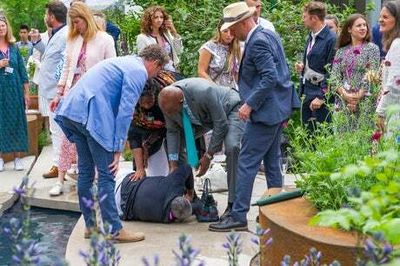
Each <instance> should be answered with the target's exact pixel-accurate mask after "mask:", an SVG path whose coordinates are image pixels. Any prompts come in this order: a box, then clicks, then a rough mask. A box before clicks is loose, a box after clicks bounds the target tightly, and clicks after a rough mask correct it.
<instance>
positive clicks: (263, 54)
mask: <svg viewBox="0 0 400 266" xmlns="http://www.w3.org/2000/svg"><path fill="white" fill-rule="evenodd" d="M254 12H255V8H254V7H248V6H247V5H246V3H244V2H238V3H234V4H231V5H229V6H227V7H226V8H225V9H224V21H225V23H224V24H223V25H222V27H221V31H222V30H225V29H228V28H229V29H230V30H231V33H232V34H233V35H234V36H235V37H236V38H238V39H239V40H240V41H246V43H245V50H244V54H243V58H242V62H241V65H240V70H239V92H240V98H241V100H242V102H243V105H242V106H241V107H240V109H239V117H240V118H241V119H243V120H245V121H247V123H246V127H245V132H244V136H243V140H242V148H241V151H240V155H239V165H238V173H237V182H236V197H235V200H234V203H233V209H232V213H231V215H230V216H227V217H225V218H224V219H221V220H220V221H219V222H218V223H215V224H211V225H210V226H209V230H211V231H218V232H228V231H230V230H247V212H248V211H249V209H250V199H251V194H252V190H253V184H254V179H255V176H256V174H257V170H258V169H259V167H260V163H261V161H262V160H263V157H264V155H266V156H265V158H266V159H267V160H266V161H265V164H266V165H265V168H266V176H267V184H268V188H272V187H281V186H282V176H281V171H280V165H279V157H280V139H281V135H282V122H284V121H286V120H287V119H288V118H289V116H290V115H291V113H292V109H293V108H298V107H300V101H299V98H298V96H297V94H296V92H295V90H294V86H293V84H292V82H291V81H290V74H289V69H288V65H287V63H286V59H285V53H284V50H283V47H282V43H281V41H280V38H279V36H278V35H277V34H276V33H274V32H272V31H270V30H267V29H263V28H262V27H261V26H257V25H256V23H255V22H254V20H253V18H252V16H253V14H254Z"/></svg>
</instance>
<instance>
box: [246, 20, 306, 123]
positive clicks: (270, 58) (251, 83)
mask: <svg viewBox="0 0 400 266" xmlns="http://www.w3.org/2000/svg"><path fill="white" fill-rule="evenodd" d="M239 93H240V98H241V100H242V101H243V102H245V103H247V104H248V105H249V106H250V107H251V108H252V112H251V117H250V118H251V121H252V122H255V123H257V122H259V123H263V124H266V125H276V124H278V123H280V122H282V121H284V120H286V119H288V118H289V116H290V115H291V113H292V110H293V108H299V107H300V100H299V98H298V96H297V93H296V91H295V89H294V86H293V83H292V82H291V81H290V73H289V68H288V65H287V62H286V58H285V52H284V50H283V47H282V43H281V40H280V38H279V36H278V35H277V34H276V33H274V32H272V31H270V30H267V29H263V28H262V27H260V26H257V28H256V29H255V31H254V32H253V34H252V35H251V37H250V39H249V41H248V42H247V43H246V47H245V51H244V54H243V58H242V62H241V64H240V70H239Z"/></svg>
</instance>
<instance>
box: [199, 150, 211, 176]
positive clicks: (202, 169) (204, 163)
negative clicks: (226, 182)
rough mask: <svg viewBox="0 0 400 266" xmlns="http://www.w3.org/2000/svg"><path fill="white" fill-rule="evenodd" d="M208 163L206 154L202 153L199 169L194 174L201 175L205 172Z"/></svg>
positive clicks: (209, 161)
mask: <svg viewBox="0 0 400 266" xmlns="http://www.w3.org/2000/svg"><path fill="white" fill-rule="evenodd" d="M210 163H211V160H210V159H209V158H208V157H207V156H205V155H203V157H201V159H200V162H199V171H198V172H197V175H196V176H203V175H204V174H205V173H206V172H207V170H208V168H210Z"/></svg>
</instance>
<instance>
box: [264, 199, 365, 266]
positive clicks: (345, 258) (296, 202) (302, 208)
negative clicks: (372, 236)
mask: <svg viewBox="0 0 400 266" xmlns="http://www.w3.org/2000/svg"><path fill="white" fill-rule="evenodd" d="M316 213H317V210H316V209H315V208H314V207H313V206H312V204H311V203H310V202H309V201H307V200H306V199H304V198H296V199H292V200H288V201H283V202H279V203H275V204H271V205H266V206H262V207H260V210H259V217H260V225H261V227H262V228H263V229H267V228H269V229H270V230H271V231H270V233H269V235H268V237H272V238H273V242H272V244H271V245H269V246H266V247H264V248H263V249H262V257H261V262H262V263H261V265H264V266H267V265H268V266H269V265H280V262H281V261H282V258H283V257H284V256H285V255H290V256H291V258H292V260H293V261H300V260H301V259H303V258H304V255H305V254H307V253H308V252H309V249H310V248H311V247H314V248H316V249H317V250H319V251H321V252H322V262H323V263H330V262H332V261H334V260H337V261H339V262H340V263H341V265H354V264H355V261H356V259H357V255H358V252H360V251H361V248H357V246H359V245H358V239H357V233H349V232H343V231H339V230H335V229H332V228H325V227H317V226H310V225H309V221H310V219H311V218H312V217H313V216H314V215H315V214H316Z"/></svg>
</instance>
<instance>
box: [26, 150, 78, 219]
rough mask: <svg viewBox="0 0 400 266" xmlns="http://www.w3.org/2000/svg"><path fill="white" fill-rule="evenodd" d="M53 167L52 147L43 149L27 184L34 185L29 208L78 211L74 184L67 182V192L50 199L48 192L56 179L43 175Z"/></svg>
mask: <svg viewBox="0 0 400 266" xmlns="http://www.w3.org/2000/svg"><path fill="white" fill-rule="evenodd" d="M52 165H53V149H52V146H46V147H44V148H43V150H42V152H41V153H40V155H39V157H38V159H37V160H36V163H35V165H34V166H33V168H32V171H31V172H30V174H29V182H30V183H31V184H32V183H34V188H35V192H34V193H33V195H32V197H30V198H29V203H30V205H31V206H35V207H41V208H49V209H58V210H66V211H76V212H78V211H79V203H78V197H77V194H76V189H75V188H74V186H75V183H74V182H70V181H67V182H65V187H66V189H67V191H66V192H65V193H63V194H62V195H61V196H57V197H51V196H50V195H49V190H50V189H51V188H52V187H53V186H54V184H55V183H56V182H57V178H47V179H45V178H43V177H42V175H43V173H45V172H47V171H48V170H49V169H50V168H51V166H52Z"/></svg>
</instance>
